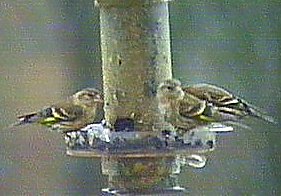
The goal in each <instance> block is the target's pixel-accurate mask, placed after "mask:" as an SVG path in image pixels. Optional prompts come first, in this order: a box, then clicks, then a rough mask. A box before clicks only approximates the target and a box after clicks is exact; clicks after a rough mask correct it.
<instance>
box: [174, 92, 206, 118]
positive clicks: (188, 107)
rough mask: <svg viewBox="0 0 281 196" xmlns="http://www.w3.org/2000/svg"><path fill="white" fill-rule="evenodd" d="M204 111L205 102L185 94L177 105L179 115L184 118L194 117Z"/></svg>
mask: <svg viewBox="0 0 281 196" xmlns="http://www.w3.org/2000/svg"><path fill="white" fill-rule="evenodd" d="M205 109H206V102H205V101H203V100H200V99H198V98H197V97H195V96H193V95H191V94H188V93H186V92H185V95H184V98H183V99H182V100H181V101H180V104H179V113H180V115H182V116H184V117H194V116H198V115H200V114H202V113H203V112H204V110H205Z"/></svg>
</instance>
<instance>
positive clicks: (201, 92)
mask: <svg viewBox="0 0 281 196" xmlns="http://www.w3.org/2000/svg"><path fill="white" fill-rule="evenodd" d="M184 91H185V92H186V93H189V94H192V95H194V96H195V97H198V98H199V99H202V100H206V101H208V102H210V103H213V104H216V105H220V106H223V105H229V104H236V103H239V100H238V99H237V98H236V97H234V96H233V94H231V93H230V92H228V91H227V90H225V89H223V88H220V87H217V86H215V85H211V84H195V85H189V86H186V87H184Z"/></svg>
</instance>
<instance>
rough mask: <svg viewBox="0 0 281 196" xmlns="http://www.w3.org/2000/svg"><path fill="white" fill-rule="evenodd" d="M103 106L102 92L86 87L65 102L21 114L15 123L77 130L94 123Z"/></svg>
mask: <svg viewBox="0 0 281 196" xmlns="http://www.w3.org/2000/svg"><path fill="white" fill-rule="evenodd" d="M102 107H103V98H102V95H101V93H100V92H99V91H98V90H96V89H94V88H86V89H83V90H81V91H78V92H77V93H75V94H74V95H72V96H70V97H69V98H68V99H67V100H65V101H63V102H60V103H57V104H54V105H51V106H49V107H46V108H44V109H42V110H40V111H38V112H33V113H30V114H26V115H22V116H19V117H18V122H16V123H15V124H14V125H16V126H17V125H24V124H30V123H39V124H42V125H45V126H47V127H50V128H51V129H56V130H60V131H62V132H68V131H75V130H79V129H81V128H83V127H85V126H86V125H88V124H91V123H93V122H94V121H95V120H96V116H97V113H98V112H99V111H100V110H102Z"/></svg>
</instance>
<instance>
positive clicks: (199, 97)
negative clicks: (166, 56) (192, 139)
mask: <svg viewBox="0 0 281 196" xmlns="http://www.w3.org/2000/svg"><path fill="white" fill-rule="evenodd" d="M157 98H158V102H159V109H160V112H161V113H162V114H163V115H164V118H165V120H166V121H167V122H169V123H171V124H172V125H173V126H174V127H176V128H179V129H184V130H190V129H193V128H196V127H197V126H200V125H208V124H210V123H214V122H215V123H222V122H226V123H230V124H232V123H233V124H235V122H239V121H240V119H242V118H244V117H246V116H250V117H255V118H258V119H262V120H264V121H267V122H270V123H275V120H274V119H273V118H272V117H271V116H269V115H267V114H266V113H265V112H263V111H262V110H261V109H259V108H257V107H256V106H254V105H252V104H249V103H248V102H246V101H245V100H243V99H242V98H239V97H237V96H235V95H233V94H232V93H230V92H229V91H228V90H225V89H224V88H221V87H218V86H215V85H211V84H205V83H202V84H194V85H187V86H182V85H181V82H180V81H179V80H177V79H168V80H165V81H164V82H162V83H160V85H159V86H158V88H157Z"/></svg>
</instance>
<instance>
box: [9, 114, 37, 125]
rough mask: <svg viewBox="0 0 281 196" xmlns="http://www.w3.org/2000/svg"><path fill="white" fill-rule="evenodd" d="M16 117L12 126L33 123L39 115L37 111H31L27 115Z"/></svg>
mask: <svg viewBox="0 0 281 196" xmlns="http://www.w3.org/2000/svg"><path fill="white" fill-rule="evenodd" d="M17 118H18V121H17V122H16V123H14V124H13V126H19V125H24V124H29V123H34V122H37V121H38V120H39V118H40V117H39V116H38V115H37V113H31V114H27V115H22V116H18V117H17Z"/></svg>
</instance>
